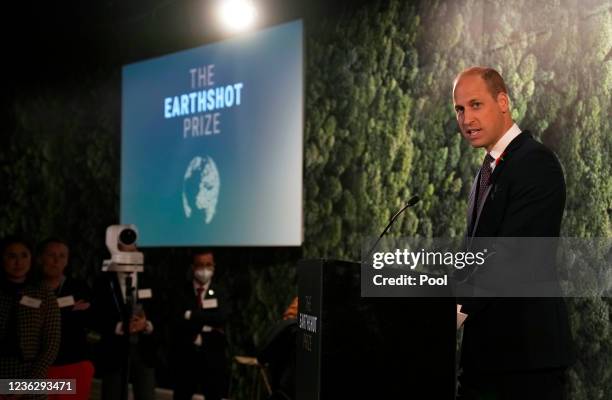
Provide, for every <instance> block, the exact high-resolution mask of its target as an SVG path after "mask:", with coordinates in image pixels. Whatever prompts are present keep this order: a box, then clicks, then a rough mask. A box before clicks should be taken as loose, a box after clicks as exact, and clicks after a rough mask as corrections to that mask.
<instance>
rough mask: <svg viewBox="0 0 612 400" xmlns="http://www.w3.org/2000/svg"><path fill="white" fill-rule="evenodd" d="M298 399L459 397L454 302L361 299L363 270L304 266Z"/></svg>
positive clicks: (325, 263)
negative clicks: (361, 272) (456, 373)
mask: <svg viewBox="0 0 612 400" xmlns="http://www.w3.org/2000/svg"><path fill="white" fill-rule="evenodd" d="M298 295H299V313H298V324H299V327H300V329H299V335H298V343H297V347H298V349H297V388H296V389H297V399H298V400H318V399H322V400H327V399H436V400H444V399H453V398H454V392H455V342H456V306H455V301H454V299H453V298H451V297H441V298H365V297H364V298H362V297H361V287H360V265H359V264H356V263H351V262H343V261H331V260H306V261H301V262H300V263H299V264H298Z"/></svg>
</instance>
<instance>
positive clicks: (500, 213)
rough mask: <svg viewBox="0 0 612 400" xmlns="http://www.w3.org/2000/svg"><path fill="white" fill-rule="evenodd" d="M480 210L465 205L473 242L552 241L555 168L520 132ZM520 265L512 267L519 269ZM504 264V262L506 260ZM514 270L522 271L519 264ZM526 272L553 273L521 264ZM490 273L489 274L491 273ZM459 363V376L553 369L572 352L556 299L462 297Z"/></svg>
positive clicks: (560, 200)
mask: <svg viewBox="0 0 612 400" xmlns="http://www.w3.org/2000/svg"><path fill="white" fill-rule="evenodd" d="M503 158H504V160H503V161H502V162H501V163H499V164H498V165H497V166H496V167H495V169H494V171H493V174H492V176H491V185H490V187H489V189H488V191H487V193H486V194H485V199H486V200H485V202H484V203H483V205H482V206H481V209H480V210H476V211H474V203H475V201H474V193H475V192H476V190H477V187H476V186H477V182H478V177H477V178H476V180H475V185H474V187H473V188H472V195H471V196H470V202H469V206H468V230H469V233H468V241H472V240H474V238H479V237H558V236H559V232H560V226H561V219H562V216H563V209H564V207H565V182H564V178H563V171H562V169H561V166H560V164H559V162H558V160H557V158H556V157H555V155H554V154H553V153H552V152H551V151H550V150H549V149H547V148H546V147H545V146H544V145H542V144H541V143H539V142H537V141H536V140H535V139H533V137H532V136H531V134H529V133H528V132H527V131H524V132H522V133H521V134H520V135H519V136H517V137H516V138H515V139H514V140H513V141H512V142H511V143H510V144H509V145H508V147H507V148H506V150H505V154H504V157H503ZM519 264H520V265H519ZM508 265H512V262H510V263H508ZM514 265H515V266H516V268H517V270H519V271H520V268H526V266H525V265H524V264H521V263H520V262H518V263H515V264H514ZM529 268H544V269H546V268H549V269H552V268H554V264H552V265H535V264H533V265H529ZM492 273H493V272H492ZM460 302H462V303H463V309H462V311H463V312H465V313H467V314H468V319H467V320H466V322H465V330H464V336H463V346H462V354H461V365H462V367H463V369H464V372H466V373H477V374H478V373H480V372H484V373H496V372H503V371H525V370H534V369H541V368H559V367H565V366H568V365H569V364H571V362H572V360H573V352H572V346H571V336H570V329H569V323H568V317H567V310H566V306H565V302H564V300H563V299H561V298H537V299H536V298H471V299H462V300H460Z"/></svg>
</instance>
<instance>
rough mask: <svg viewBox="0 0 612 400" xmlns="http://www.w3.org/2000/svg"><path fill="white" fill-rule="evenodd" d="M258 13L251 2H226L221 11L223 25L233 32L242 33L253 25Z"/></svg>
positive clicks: (229, 0) (236, 0) (233, 0)
mask: <svg viewBox="0 0 612 400" xmlns="http://www.w3.org/2000/svg"><path fill="white" fill-rule="evenodd" d="M256 15H257V11H256V10H255V6H254V5H253V2H252V1H249V0H224V1H223V2H222V3H221V5H220V9H219V16H220V18H221V21H222V22H223V24H224V25H225V26H226V27H227V28H228V29H230V30H232V31H242V30H245V29H247V28H249V27H251V26H252V25H253V22H254V21H255V16H256Z"/></svg>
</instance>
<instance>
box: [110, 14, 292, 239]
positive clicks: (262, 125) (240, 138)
mask: <svg viewBox="0 0 612 400" xmlns="http://www.w3.org/2000/svg"><path fill="white" fill-rule="evenodd" d="M303 76H304V74H303V27H302V22H301V21H295V22H291V23H287V24H283V25H278V26H275V27H272V28H268V29H264V30H260V31H257V32H254V33H250V34H246V35H243V36H240V37H237V38H233V39H230V40H226V41H223V42H218V43H214V44H210V45H206V46H202V47H198V48H195V49H190V50H186V51H181V52H179V53H175V54H170V55H167V56H163V57H159V58H155V59H152V60H147V61H143V62H138V63H134V64H130V65H127V66H124V67H123V74H122V78H123V81H122V126H121V131H122V135H121V137H122V140H121V223H133V224H136V226H137V227H138V230H139V239H138V243H139V245H141V246H204V245H210V246H299V245H301V243H302V237H303V236H302V140H303Z"/></svg>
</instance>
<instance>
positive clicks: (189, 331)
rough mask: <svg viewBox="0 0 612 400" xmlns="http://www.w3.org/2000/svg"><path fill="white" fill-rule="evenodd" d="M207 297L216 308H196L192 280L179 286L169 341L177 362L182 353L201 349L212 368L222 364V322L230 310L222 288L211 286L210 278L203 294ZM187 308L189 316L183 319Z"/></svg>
mask: <svg viewBox="0 0 612 400" xmlns="http://www.w3.org/2000/svg"><path fill="white" fill-rule="evenodd" d="M204 298H205V299H207V300H212V299H216V301H217V307H214V308H200V307H199V306H198V301H197V298H196V295H195V291H194V288H193V283H192V281H189V282H188V283H186V284H185V286H184V287H183V289H182V291H181V293H180V294H179V296H178V298H177V299H176V303H175V310H174V315H173V319H174V321H173V335H172V336H173V344H174V347H175V349H176V354H175V355H176V356H177V357H178V358H179V359H178V360H177V361H178V362H182V360H181V359H182V357H183V355H184V354H185V353H187V354H193V353H194V352H195V351H201V352H202V353H203V354H204V353H205V354H206V359H207V360H208V362H209V363H210V364H211V366H212V367H214V366H219V367H221V366H222V365H224V364H225V349H226V339H225V332H224V330H225V324H226V322H227V318H228V315H229V312H230V309H231V306H230V303H229V300H228V298H227V297H226V296H225V295H224V294H223V291H222V290H221V289H219V287H218V286H216V285H215V282H214V280H213V281H212V282H211V285H210V286H209V288H208V291H207V293H206V295H205V297H204ZM187 310H189V311H190V312H191V316H190V318H189V319H185V311H187ZM205 325H206V326H210V327H212V328H213V329H212V331H211V332H202V328H203V327H204V326H205ZM198 334H201V335H202V343H203V346H202V347H201V348H197V347H196V346H195V345H194V341H195V340H196V337H197V335H198Z"/></svg>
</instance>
